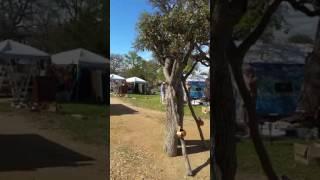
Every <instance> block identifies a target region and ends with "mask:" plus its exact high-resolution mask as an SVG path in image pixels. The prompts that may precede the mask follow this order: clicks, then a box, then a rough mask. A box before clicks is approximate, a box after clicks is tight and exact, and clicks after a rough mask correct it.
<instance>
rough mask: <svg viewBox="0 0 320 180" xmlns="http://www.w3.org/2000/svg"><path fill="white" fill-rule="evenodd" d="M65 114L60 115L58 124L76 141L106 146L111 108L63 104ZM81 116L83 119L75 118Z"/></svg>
mask: <svg viewBox="0 0 320 180" xmlns="http://www.w3.org/2000/svg"><path fill="white" fill-rule="evenodd" d="M61 106H62V112H63V114H62V115H61V114H58V116H59V118H57V120H56V123H58V125H59V127H60V128H62V129H64V130H66V131H67V132H68V133H69V134H70V135H71V136H72V137H73V138H74V139H75V140H80V141H83V142H86V143H90V144H101V145H102V144H105V142H106V139H107V132H108V131H107V122H108V119H109V116H107V114H108V113H107V112H108V109H109V106H105V105H92V104H61ZM72 114H80V115H82V116H83V118H75V117H73V116H71V115H72Z"/></svg>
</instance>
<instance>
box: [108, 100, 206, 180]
mask: <svg viewBox="0 0 320 180" xmlns="http://www.w3.org/2000/svg"><path fill="white" fill-rule="evenodd" d="M110 112H111V118H110V119H111V121H110V139H111V140H110V141H111V142H110V143H111V144H110V145H111V179H115V180H118V179H119V180H121V179H135V180H136V179H148V180H149V179H150V180H153V179H154V180H156V179H159V180H160V179H164V180H177V179H184V178H185V179H199V180H201V179H209V177H210V172H209V169H210V165H209V161H208V160H209V156H210V152H209V151H208V150H206V149H203V148H202V147H201V146H200V145H199V144H200V143H199V139H200V138H199V135H198V131H197V128H196V125H195V123H194V122H193V121H192V120H191V119H189V120H188V119H187V120H185V123H184V126H185V129H186V131H187V136H186V141H187V146H188V147H187V148H188V149H187V151H188V153H189V158H190V162H191V166H192V168H193V169H195V171H197V174H196V176H194V177H185V167H184V160H183V157H182V156H181V155H180V156H178V157H174V158H169V157H167V156H166V155H165V154H164V153H163V149H162V143H163V137H164V136H163V132H164V129H163V126H164V117H165V114H164V113H162V112H158V111H152V110H146V109H143V108H138V107H133V106H131V105H129V104H126V103H124V102H122V101H121V100H120V99H118V98H111V109H110ZM209 126H210V125H209V121H207V120H206V121H205V125H204V126H203V131H204V136H205V138H206V139H209V135H210V131H209Z"/></svg>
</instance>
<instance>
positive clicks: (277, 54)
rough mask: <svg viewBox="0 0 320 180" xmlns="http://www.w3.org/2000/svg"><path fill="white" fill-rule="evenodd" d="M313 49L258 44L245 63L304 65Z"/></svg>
mask: <svg viewBox="0 0 320 180" xmlns="http://www.w3.org/2000/svg"><path fill="white" fill-rule="evenodd" d="M311 50H312V47H309V46H308V45H298V44H288V43H269V44H264V43H261V42H259V43H257V44H256V45H255V46H253V47H252V48H251V49H250V50H249V52H248V54H247V55H246V57H245V60H244V61H245V63H271V64H272V63H278V64H304V63H305V58H306V56H307V54H308V53H309V52H311Z"/></svg>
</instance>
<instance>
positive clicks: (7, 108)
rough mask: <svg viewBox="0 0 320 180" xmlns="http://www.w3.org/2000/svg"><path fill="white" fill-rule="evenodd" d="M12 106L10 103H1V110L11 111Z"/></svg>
mask: <svg viewBox="0 0 320 180" xmlns="http://www.w3.org/2000/svg"><path fill="white" fill-rule="evenodd" d="M10 111H12V108H11V106H10V104H9V103H4V102H3V103H0V112H10Z"/></svg>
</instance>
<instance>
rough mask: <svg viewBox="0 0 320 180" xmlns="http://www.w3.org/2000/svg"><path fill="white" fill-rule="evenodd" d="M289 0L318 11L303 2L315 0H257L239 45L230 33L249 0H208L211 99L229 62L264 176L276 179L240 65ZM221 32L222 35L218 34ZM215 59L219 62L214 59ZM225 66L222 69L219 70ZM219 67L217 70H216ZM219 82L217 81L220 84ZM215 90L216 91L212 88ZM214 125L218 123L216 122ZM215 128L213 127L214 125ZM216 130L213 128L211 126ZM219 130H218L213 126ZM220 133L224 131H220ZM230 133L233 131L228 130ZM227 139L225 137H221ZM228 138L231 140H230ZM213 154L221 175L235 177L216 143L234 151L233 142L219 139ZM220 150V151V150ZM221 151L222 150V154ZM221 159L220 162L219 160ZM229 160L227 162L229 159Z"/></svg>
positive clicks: (215, 97) (215, 98)
mask: <svg viewBox="0 0 320 180" xmlns="http://www.w3.org/2000/svg"><path fill="white" fill-rule="evenodd" d="M284 1H286V2H288V3H289V4H290V5H291V6H293V7H294V8H295V9H298V10H300V11H302V12H304V13H305V14H307V15H309V16H315V15H317V14H318V13H319V11H318V10H316V9H315V10H311V9H309V8H308V6H306V4H308V3H311V2H315V1H304V0H301V1H299V0H273V1H259V2H260V3H264V6H263V8H262V10H261V11H260V13H259V16H255V17H256V19H257V21H256V23H254V24H253V25H252V28H250V29H249V30H248V31H247V32H246V33H244V34H245V35H244V36H243V37H242V38H240V39H241V42H240V44H239V45H238V44H237V43H236V42H235V41H236V40H237V39H234V38H232V37H234V36H232V33H233V32H235V29H236V27H237V26H238V25H239V24H241V21H243V19H245V15H246V14H247V13H248V12H250V11H249V9H248V7H249V5H250V1H248V0H239V1H236V0H234V1H228V2H227V1H220V0H216V1H211V2H212V9H214V12H213V13H212V16H211V18H212V22H214V23H213V24H214V25H213V27H212V34H213V36H212V39H211V43H212V44H211V49H210V55H212V56H211V57H212V58H213V59H214V63H215V65H216V66H214V67H215V71H213V72H214V74H215V75H213V78H216V79H217V80H213V83H214V85H213V102H215V103H214V104H216V105H218V104H219V97H218V95H219V92H220V93H223V92H222V90H221V89H220V90H219V87H217V85H215V84H218V78H217V77H215V76H218V75H221V76H222V74H223V73H226V74H225V76H227V74H229V73H230V74H231V72H227V71H230V69H229V70H228V69H227V67H226V66H227V65H226V62H224V61H227V64H229V65H230V66H231V69H232V75H233V77H234V80H235V82H236V85H237V88H238V89H239V91H240V94H241V97H242V99H243V100H244V103H245V106H246V109H247V112H248V116H249V117H248V118H249V128H250V136H251V138H252V140H253V144H254V147H255V149H256V152H257V154H258V156H259V159H260V162H261V165H262V168H263V170H264V171H265V173H266V175H267V177H268V178H269V179H278V177H277V175H276V173H275V171H274V169H273V168H272V164H271V161H270V159H269V156H268V153H267V151H266V149H265V148H264V145H263V143H262V141H261V138H260V135H259V131H258V124H257V118H256V111H255V102H254V101H253V99H252V97H251V95H250V92H249V90H248V89H247V87H246V84H245V81H244V79H243V75H242V74H243V73H242V68H241V67H242V65H243V61H244V57H245V55H246V53H247V52H248V50H249V49H250V47H251V46H252V45H253V44H255V43H256V41H257V40H258V39H259V38H261V37H262V36H263V33H264V32H265V30H266V29H267V27H268V24H269V25H270V22H272V17H273V16H272V15H274V14H275V12H276V10H277V9H278V7H279V5H280V4H281V2H284ZM257 2H258V1H257ZM221 36H223V37H221ZM215 61H218V62H215ZM223 67H224V70H220V69H221V68H223ZM217 69H218V70H217ZM219 85H220V84H219ZM225 88H232V86H231V85H230V83H229V84H227V85H226V86H225ZM215 91H218V92H215ZM220 95H224V96H225V97H227V96H228V94H226V93H225V94H220ZM229 96H231V93H229ZM215 108H218V109H219V110H220V111H222V112H223V111H227V110H229V111H231V109H232V107H231V106H229V109H228V106H224V107H219V106H215ZM218 109H215V110H216V111H214V112H213V113H214V117H213V119H214V122H215V123H221V122H219V121H223V120H224V117H225V116H224V117H223V116H222V114H221V116H222V117H220V119H215V118H219V114H217V115H215V112H216V113H219V110H218ZM224 122H225V123H222V124H224V125H226V124H227V122H228V121H224ZM216 126H217V125H216ZM213 128H214V127H213ZM214 131H215V129H214ZM216 131H218V130H216ZM221 133H223V132H221ZM229 133H233V132H229ZM229 133H226V134H225V135H223V136H225V137H230V134H229ZM213 137H214V138H212V139H214V140H215V141H217V140H219V138H220V137H221V135H220V134H218V133H217V132H215V134H214V136H213ZM228 139H229V140H232V138H231V137H230V138H228ZM224 140H225V141H227V138H226V139H224ZM230 142H231V143H230ZM229 143H230V144H232V143H233V141H229ZM214 145H215V148H216V151H215V155H216V156H215V157H216V158H217V164H218V167H219V168H220V170H221V172H222V177H225V178H226V179H234V174H233V175H228V174H227V173H228V166H230V165H231V164H230V163H232V160H229V161H228V157H226V156H224V157H225V158H226V160H225V162H223V160H224V159H221V160H219V158H221V157H220V155H222V156H223V152H221V151H220V150H219V146H221V145H224V147H220V148H226V152H229V153H233V152H234V146H233V145H229V144H224V143H220V144H219V143H218V142H216V143H215V144H214ZM219 152H220V153H219ZM221 153H222V154H221ZM229 159H230V158H229ZM220 161H221V162H220ZM228 162H229V163H228ZM230 171H231V173H234V169H232V170H229V172H230Z"/></svg>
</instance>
